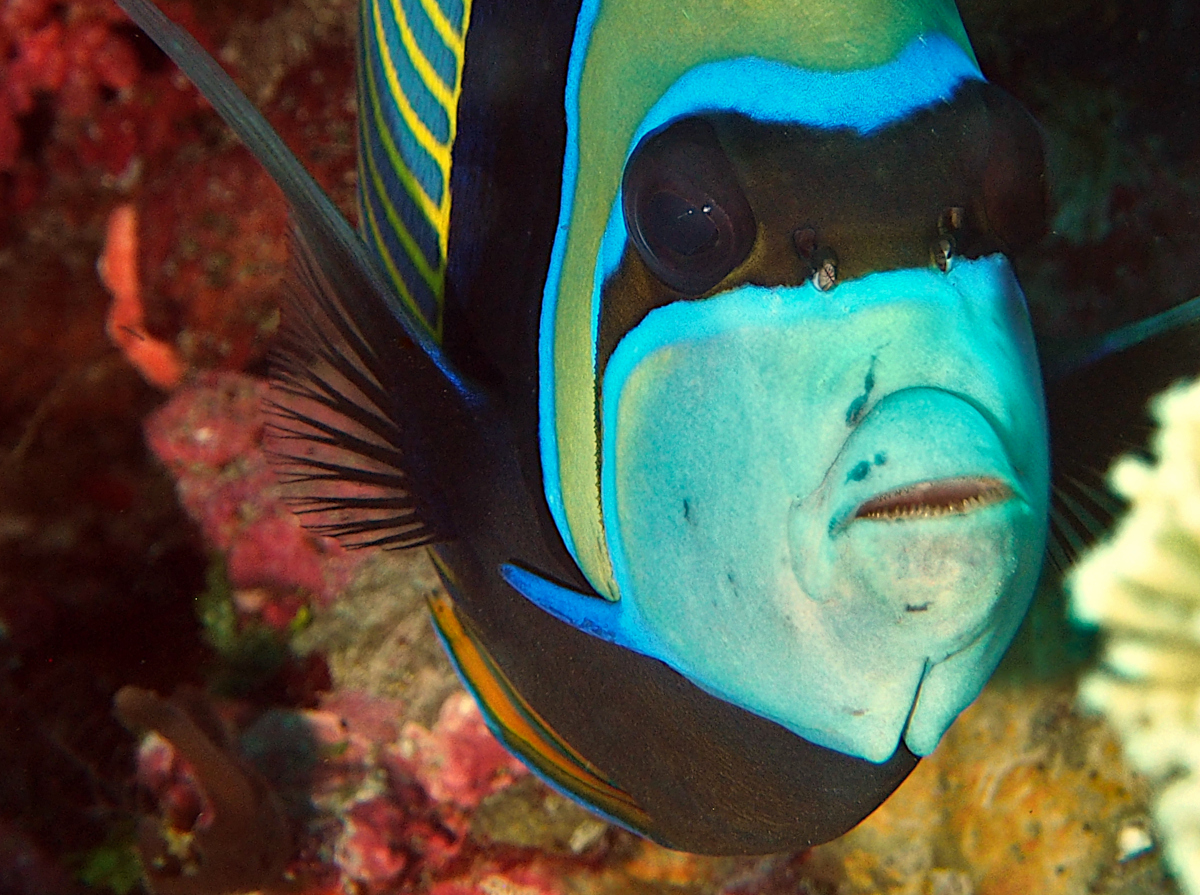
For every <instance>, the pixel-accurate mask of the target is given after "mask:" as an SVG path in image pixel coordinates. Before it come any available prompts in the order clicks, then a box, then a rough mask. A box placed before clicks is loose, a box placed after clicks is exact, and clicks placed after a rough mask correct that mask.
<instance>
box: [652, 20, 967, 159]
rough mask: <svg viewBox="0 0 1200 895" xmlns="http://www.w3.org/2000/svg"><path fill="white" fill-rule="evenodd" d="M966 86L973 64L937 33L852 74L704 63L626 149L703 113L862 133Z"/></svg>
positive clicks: (759, 63)
mask: <svg viewBox="0 0 1200 895" xmlns="http://www.w3.org/2000/svg"><path fill="white" fill-rule="evenodd" d="M972 80H973V81H982V80H983V75H982V74H981V73H980V71H979V66H978V65H976V64H975V60H973V59H972V58H971V57H970V56H969V55H967V53H966V51H965V50H963V48H962V47H961V46H960V45H959V44H957V43H955V42H954V41H953V40H951V39H950V38H948V37H946V36H944V35H941V34H931V35H929V36H928V37H919V38H917V39H916V40H914V41H913V42H912V43H911V44H909V45H908V46H907V47H905V48H904V51H903V52H902V53H901V54H900V55H899V56H897V57H896V58H895V59H893V60H892V61H891V62H887V63H884V64H883V65H878V66H875V67H874V68H865V69H860V70H858V71H844V72H827V71H811V70H809V69H804V68H797V67H796V66H794V65H787V64H785V63H782V62H774V61H772V60H768V59H758V58H753V57H746V58H741V59H725V60H722V61H720V62H710V63H708V64H706V65H699V66H697V67H696V68H694V69H692V70H691V71H689V72H688V73H687V74H685V75H684V76H683V77H681V78H680V79H679V80H678V81H676V82H675V83H674V84H672V85H671V87H670V89H669V90H667V92H666V93H664V94H663V97H662V99H660V100H659V101H658V102H657V103H655V104H654V105H653V106H652V107H651V109H650V111H649V112H648V113H647V114H646V118H645V119H644V120H643V121H642V124H641V126H640V127H639V128H638V129H637V132H636V133H635V134H634V136H633V142H632V143H631V144H630V151H632V149H633V147H634V146H636V145H637V144H638V141H639V140H641V139H642V137H644V136H645V135H646V134H648V133H650V131H652V130H654V129H655V128H657V127H661V126H662V125H664V124H666V123H667V122H669V121H673V120H675V119H676V118H680V117H682V116H684V115H696V114H700V113H703V112H740V113H741V114H743V115H746V116H748V117H750V118H753V119H754V120H755V121H779V122H786V123H788V124H804V125H809V126H811V127H824V128H835V127H849V128H854V129H855V130H856V131H858V132H859V133H860V134H866V133H870V132H871V131H873V130H877V129H878V128H881V127H883V126H884V125H887V124H891V123H892V122H894V121H898V120H900V119H901V118H904V117H905V116H907V115H908V114H909V113H911V112H914V111H916V110H917V109H922V108H924V107H926V106H929V105H932V104H933V103H936V102H939V101H944V100H948V99H950V96H951V94H952V93H953V92H954V90H955V88H957V87H958V85H959V84H961V83H962V82H963V81H972Z"/></svg>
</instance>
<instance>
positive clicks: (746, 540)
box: [602, 256, 1048, 761]
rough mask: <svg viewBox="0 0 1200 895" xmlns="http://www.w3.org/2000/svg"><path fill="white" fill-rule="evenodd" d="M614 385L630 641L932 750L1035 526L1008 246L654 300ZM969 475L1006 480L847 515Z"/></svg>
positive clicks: (1037, 414) (805, 712)
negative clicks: (944, 260) (783, 284)
mask: <svg viewBox="0 0 1200 895" xmlns="http://www.w3.org/2000/svg"><path fill="white" fill-rule="evenodd" d="M603 395H604V401H603V424H602V430H603V455H602V498H603V502H604V518H605V526H606V530H607V532H608V535H609V548H610V551H611V554H612V557H613V563H614V569H615V572H616V578H617V583H618V587H619V590H620V593H621V603H622V604H624V605H623V606H622V609H621V615H622V620H623V625H624V626H625V627H627V628H628V627H629V626H631V625H634V626H635V627H636V629H637V630H634V631H630V632H629V634H628V635H627V636H628V637H629V639H630V640H631V641H636V642H638V643H642V644H653V648H654V651H655V652H656V653H658V654H659V658H661V659H663V660H664V661H666V662H667V663H668V664H670V665H671V666H672V667H675V668H676V669H677V670H679V671H680V672H682V673H683V674H685V675H686V676H688V677H689V678H690V679H691V680H693V681H694V682H695V683H697V684H698V685H699V686H701V687H703V688H705V689H707V690H709V691H710V692H712V693H713V694H715V695H717V696H720V697H722V698H724V699H727V700H729V701H731V702H734V703H737V704H739V705H742V706H744V707H746V708H748V709H750V710H751V711H754V712H757V713H759V714H762V715H764V716H766V717H769V718H772V719H773V720H775V721H777V722H779V723H780V724H783V725H785V726H787V727H788V728H790V729H792V730H794V731H795V732H796V733H798V734H800V735H802V736H805V737H806V738H808V739H810V740H812V741H814V742H817V743H819V744H821V745H825V746H829V747H831V748H836V749H839V750H841V751H845V752H848V753H850V754H854V755H859V756H861V757H864V758H868V759H870V760H873V761H882V760H885V759H886V758H888V757H889V756H890V755H891V754H892V752H893V751H894V749H895V747H896V744H897V743H898V742H899V740H900V738H901V736H904V737H905V738H906V742H907V743H908V745H909V747H910V748H912V749H913V750H914V751H916V752H918V753H920V754H925V753H927V752H929V751H930V750H932V748H933V747H934V746H935V745H936V743H937V740H938V739H939V738H940V736H941V734H942V732H943V731H944V730H945V728H946V727H947V726H948V725H949V723H950V722H951V721H953V718H954V717H955V716H956V715H957V714H958V712H959V711H961V710H962V708H964V707H965V706H966V705H967V704H968V703H969V702H970V701H971V699H973V698H974V696H975V695H976V693H977V692H978V690H979V688H980V687H982V685H983V683H984V682H985V681H986V679H987V677H988V676H989V675H990V673H991V671H992V670H993V668H994V666H995V664H996V663H997V662H998V661H999V658H1000V655H1001V654H1002V652H1003V650H1004V648H1005V646H1006V645H1007V643H1008V641H1009V640H1010V639H1011V636H1012V633H1013V631H1014V630H1015V628H1016V625H1017V624H1018V623H1019V621H1020V618H1021V616H1022V615H1023V614H1024V611H1025V608H1026V606H1027V603H1028V600H1029V597H1030V594H1031V593H1032V590H1033V586H1034V584H1035V582H1036V578H1037V574H1038V570H1039V566H1040V557H1041V552H1042V549H1043V547H1044V540H1045V519H1046V506H1047V465H1048V462H1047V448H1046V433H1045V422H1044V416H1043V410H1042V398H1041V392H1040V377H1039V374H1038V370H1037V366H1036V358H1035V355H1034V350H1033V345H1032V338H1031V336H1030V333H1029V327H1028V320H1027V316H1026V314H1025V310H1024V301H1023V298H1022V296H1021V294H1020V290H1019V288H1018V287H1017V285H1016V282H1015V280H1014V279H1013V277H1012V274H1011V271H1010V269H1009V267H1008V264H1007V262H1006V261H1004V260H1003V258H1001V257H999V256H995V257H992V258H985V259H980V260H978V261H974V262H965V263H960V264H959V265H958V266H957V267H956V268H955V269H954V270H953V271H952V272H951V273H950V274H948V275H947V274H942V273H940V272H938V271H935V270H929V271H925V270H911V271H896V272H891V273H886V274H876V275H873V276H871V277H867V278H864V279H862V280H859V281H853V282H851V283H847V284H843V285H841V286H839V287H837V289H835V290H834V291H833V292H832V293H825V294H822V293H818V292H816V290H814V289H812V287H810V286H805V287H801V288H794V289H780V290H770V289H763V288H758V287H746V288H743V289H739V290H736V291H734V292H731V293H728V294H726V295H723V296H719V297H717V298H714V299H710V300H707V301H700V302H681V303H679V304H676V305H670V306H667V307H664V308H660V309H657V310H655V311H654V312H652V313H651V314H650V315H648V316H647V318H646V319H645V320H644V321H643V322H642V323H641V324H640V325H639V326H638V327H637V328H636V329H635V330H633V331H631V332H630V333H629V334H627V336H626V337H625V338H624V339H623V340H622V342H621V343H620V345H619V346H618V348H617V350H616V352H615V353H614V355H613V357H612V359H611V361H610V363H609V366H608V369H607V372H606V376H605V381H604V392H603ZM954 476H986V477H990V478H995V479H999V480H1001V481H1004V482H1006V483H1008V484H1009V486H1010V487H1011V488H1012V489H1013V492H1014V495H1015V496H1014V498H1013V499H1011V500H1008V501H1005V502H1002V503H999V504H996V505H994V506H991V507H987V508H985V509H981V510H977V511H975V512H972V513H967V514H959V515H948V516H942V517H939V518H931V519H926V520H917V521H904V522H867V521H864V520H860V521H858V522H853V521H851V519H852V512H853V510H854V508H855V507H856V506H858V505H859V504H860V503H861V502H862V501H864V500H866V499H868V498H870V497H872V496H875V495H878V494H880V493H881V492H884V491H888V490H890V489H894V488H898V487H904V486H907V485H911V484H914V483H916V482H921V481H926V480H930V479H941V478H948V477H954ZM914 704H915V708H914ZM910 715H911V719H910Z"/></svg>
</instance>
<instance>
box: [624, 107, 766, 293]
mask: <svg viewBox="0 0 1200 895" xmlns="http://www.w3.org/2000/svg"><path fill="white" fill-rule="evenodd" d="M622 194H623V197H624V198H623V202H622V211H623V213H624V215H625V227H626V229H627V230H628V232H629V239H630V241H631V242H632V243H633V245H634V247H635V248H636V249H637V251H638V254H639V255H641V257H642V260H643V261H644V262H645V263H646V266H647V267H648V268H650V271H651V273H653V274H654V275H655V276H656V277H658V279H660V280H661V281H662V282H663V283H664V284H665V285H667V286H668V287H670V288H671V289H674V290H676V291H677V292H682V293H684V294H685V295H693V296H695V295H702V294H704V293H705V292H707V291H708V290H710V289H712V288H713V287H714V286H716V285H717V284H718V283H720V282H721V281H722V280H723V279H725V277H726V276H728V275H729V273H730V272H731V271H732V270H733V269H734V268H735V267H737V266H738V265H739V264H741V263H742V262H743V261H744V260H745V259H746V256H747V255H749V254H750V249H751V248H752V247H753V246H754V236H755V230H756V225H755V221H754V213H753V211H751V209H750V203H749V202H747V201H746V197H745V195H744V194H743V193H742V189H741V186H740V184H739V183H738V180H737V175H736V174H735V172H734V170H733V165H732V164H731V163H730V161H729V159H728V157H727V156H726V155H725V153H724V151H723V150H722V149H721V145H720V142H719V141H718V139H717V135H716V131H714V130H713V127H712V125H711V124H709V123H708V122H706V121H704V120H703V119H700V118H687V119H684V120H682V121H678V122H675V123H674V124H671V125H669V126H667V127H666V128H664V129H663V130H660V131H656V132H654V133H651V134H648V135H647V136H646V137H645V138H643V139H642V141H641V143H639V144H638V146H637V148H636V149H634V151H633V154H632V155H631V156H630V158H629V163H628V164H627V165H626V166H625V176H624V180H623V182H622Z"/></svg>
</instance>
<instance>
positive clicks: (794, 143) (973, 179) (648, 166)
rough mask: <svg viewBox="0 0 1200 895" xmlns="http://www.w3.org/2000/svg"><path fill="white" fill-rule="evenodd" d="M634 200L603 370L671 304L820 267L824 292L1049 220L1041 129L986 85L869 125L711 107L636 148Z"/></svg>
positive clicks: (611, 284)
mask: <svg viewBox="0 0 1200 895" xmlns="http://www.w3.org/2000/svg"><path fill="white" fill-rule="evenodd" d="M622 212H623V215H624V219H625V226H626V230H627V232H628V240H627V243H626V246H625V251H624V254H623V256H622V259H621V263H620V265H619V266H618V268H617V270H616V271H615V272H614V273H613V274H612V276H610V277H609V279H608V280H607V281H606V282H605V284H604V288H603V293H602V307H601V317H600V338H599V345H598V367H599V371H600V372H602V371H603V369H604V366H605V365H606V363H607V360H608V357H609V355H610V354H611V353H612V351H613V349H614V348H615V347H616V344H617V342H618V341H620V339H621V337H622V336H623V335H624V334H625V333H626V332H628V331H629V330H630V329H632V328H633V327H634V326H636V325H637V324H638V323H639V322H640V321H641V320H642V318H643V317H645V315H646V314H648V313H649V312H650V311H651V310H652V309H654V308H656V307H659V306H661V305H665V304H670V303H672V302H675V301H680V300H695V299H703V298H706V297H708V296H710V295H713V294H715V293H717V292H723V291H727V290H729V289H733V288H736V287H737V286H740V285H745V284H754V285H761V286H797V285H800V284H802V283H804V282H806V281H807V280H809V279H811V278H813V277H814V274H816V273H817V272H818V269H819V268H822V269H823V273H822V277H821V285H820V288H821V289H823V290H824V289H828V288H831V286H832V284H834V283H837V282H844V281H846V280H848V279H853V278H856V277H861V276H866V275H867V274H870V273H875V272H878V271H885V270H896V269H899V268H905V267H924V266H928V265H934V266H937V267H939V268H941V269H943V270H945V269H948V267H949V265H950V264H951V263H952V262H953V258H954V257H965V258H978V257H980V256H982V255H987V254H992V253H994V252H1006V253H1012V252H1015V251H1019V250H1020V249H1021V248H1023V247H1025V246H1027V245H1029V244H1031V243H1033V242H1035V241H1036V240H1037V239H1039V238H1040V237H1041V235H1042V233H1043V232H1044V231H1045V227H1046V221H1047V217H1048V199H1047V191H1046V183H1045V174H1044V156H1043V149H1042V136H1041V131H1040V130H1039V128H1038V125H1037V123H1036V122H1035V121H1034V120H1033V119H1032V118H1031V117H1030V115H1029V113H1027V112H1026V111H1025V110H1024V109H1023V108H1021V106H1020V105H1019V104H1018V103H1017V102H1016V101H1015V100H1014V99H1013V98H1012V97H1010V96H1008V94H1006V93H1005V92H1004V91H1002V90H1000V89H999V88H997V87H994V86H992V85H990V84H987V83H986V82H982V81H969V82H966V83H965V84H963V85H962V86H960V87H959V88H958V89H957V90H956V91H955V93H954V96H953V97H952V98H951V99H950V100H949V101H948V102H944V103H938V104H936V105H934V106H930V107H927V108H925V109H922V110H919V111H917V112H915V113H913V114H912V115H910V116H909V117H908V118H906V119H904V120H902V121H899V122H897V123H895V124H893V125H891V126H889V127H885V128H881V129H879V130H877V131H873V132H871V133H869V134H860V133H858V132H857V131H854V130H851V129H849V128H840V129H836V130H826V129H822V128H817V127H809V126H799V125H785V124H778V123H767V124H764V123H760V122H756V121H752V120H751V119H749V118H746V117H745V116H743V115H738V114H732V113H718V114H708V115H703V116H696V117H691V118H685V119H681V120H678V121H676V122H674V123H671V124H669V125H667V126H665V127H664V128H661V129H659V130H657V131H655V132H653V133H651V134H649V135H647V136H646V137H645V138H644V139H643V140H642V141H641V143H639V144H638V146H637V147H636V148H635V149H634V151H633V153H632V154H631V156H630V158H629V162H628V163H627V164H626V167H625V174H624V180H623V182H622ZM830 261H832V262H833V267H829V262H830ZM831 275H832V277H831Z"/></svg>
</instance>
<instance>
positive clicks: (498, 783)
mask: <svg viewBox="0 0 1200 895" xmlns="http://www.w3.org/2000/svg"><path fill="white" fill-rule="evenodd" d="M398 748H399V754H400V755H403V756H404V757H405V758H406V759H407V760H408V761H411V763H412V766H413V768H414V772H415V775H416V777H417V780H418V781H420V783H421V785H422V786H423V787H424V788H425V790H426V791H427V792H428V793H429V795H430V796H432V797H433V798H434V799H435V800H437V801H439V802H446V803H449V804H451V805H455V806H457V807H459V808H461V809H464V810H468V811H470V810H473V809H475V808H477V807H479V803H480V802H482V801H483V800H484V799H485V798H487V797H488V796H489V795H491V794H492V793H494V792H496V791H497V790H499V789H503V788H504V787H505V786H507V785H508V784H510V783H512V782H513V781H514V780H517V779H520V778H521V777H524V776H526V775H527V774H528V773H529V770H528V769H527V768H526V767H525V765H523V764H522V763H521V762H520V761H518V760H517V759H515V758H513V757H512V755H510V754H509V753H508V752H507V751H506V750H505V748H504V747H503V746H501V745H500V742H499V741H498V740H497V739H496V738H495V737H494V736H493V735H492V732H491V731H490V730H488V727H487V724H486V723H484V720H483V716H482V715H481V714H480V713H479V708H478V706H476V704H475V700H473V699H472V698H471V697H470V696H468V695H467V694H466V693H456V694H454V695H453V696H451V697H450V698H449V699H447V700H446V702H445V703H444V704H443V705H442V709H441V711H440V712H439V713H438V719H437V723H436V724H435V725H434V727H433V730H432V731H429V730H426V729H425V728H423V727H421V726H420V725H417V724H409V725H408V726H407V727H405V729H404V742H403V743H402V744H401V745H400V746H399V747H398ZM410 756H411V757H410Z"/></svg>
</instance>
